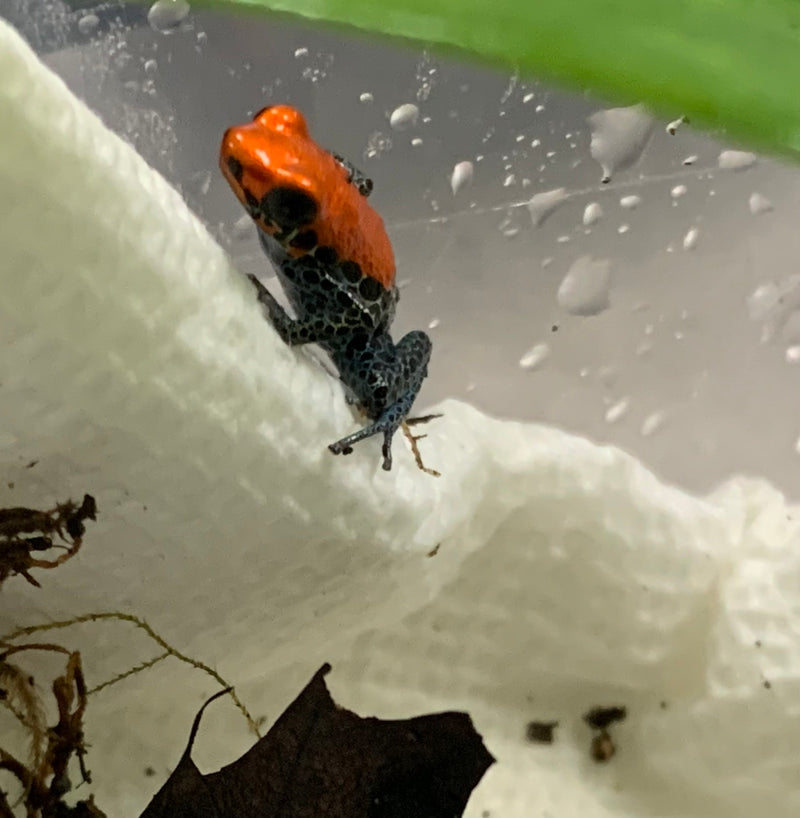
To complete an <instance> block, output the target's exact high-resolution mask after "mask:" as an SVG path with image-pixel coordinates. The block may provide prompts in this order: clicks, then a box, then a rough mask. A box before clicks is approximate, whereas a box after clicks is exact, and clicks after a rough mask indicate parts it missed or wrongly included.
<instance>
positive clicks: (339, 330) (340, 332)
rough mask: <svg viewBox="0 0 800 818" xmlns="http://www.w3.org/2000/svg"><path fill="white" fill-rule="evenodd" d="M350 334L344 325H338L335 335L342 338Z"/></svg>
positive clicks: (348, 328) (349, 330)
mask: <svg viewBox="0 0 800 818" xmlns="http://www.w3.org/2000/svg"><path fill="white" fill-rule="evenodd" d="M350 333H351V329H350V327H348V326H347V325H346V324H340V325H339V326H338V327H336V334H337V335H338V336H339V337H340V338H344V337H346V336H347V335H350Z"/></svg>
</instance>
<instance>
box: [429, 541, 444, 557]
mask: <svg viewBox="0 0 800 818" xmlns="http://www.w3.org/2000/svg"><path fill="white" fill-rule="evenodd" d="M441 546H442V544H441V543H440V542H437V543H436V545H435V546H434V547H433V548H431V550H430V551H428V556H429V557H435V556H436V555H437V554H438V553H439V549H440V548H441Z"/></svg>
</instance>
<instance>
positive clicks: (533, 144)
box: [531, 139, 542, 148]
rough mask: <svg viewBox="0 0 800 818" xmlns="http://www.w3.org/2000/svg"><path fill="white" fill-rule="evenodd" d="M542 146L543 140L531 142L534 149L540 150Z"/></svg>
mask: <svg viewBox="0 0 800 818" xmlns="http://www.w3.org/2000/svg"><path fill="white" fill-rule="evenodd" d="M541 144H542V140H541V139H534V140H533V141H532V142H531V147H532V148H538V147H539V145H541Z"/></svg>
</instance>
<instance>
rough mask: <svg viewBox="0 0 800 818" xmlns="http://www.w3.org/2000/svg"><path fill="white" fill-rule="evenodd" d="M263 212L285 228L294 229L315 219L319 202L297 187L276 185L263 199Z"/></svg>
mask: <svg viewBox="0 0 800 818" xmlns="http://www.w3.org/2000/svg"><path fill="white" fill-rule="evenodd" d="M261 212H262V213H263V214H264V216H265V217H266V218H267V219H268V220H269V221H271V222H272V223H273V224H277V225H278V226H279V227H281V228H282V229H283V230H294V228H295V227H302V226H303V225H305V224H309V223H310V222H312V221H314V218H315V217H316V215H317V203H316V202H315V201H314V199H313V198H312V197H311V196H309V195H308V193H305V192H304V191H302V190H299V189H298V188H296V187H288V186H279V187H274V188H272V190H270V191H269V193H267V194H266V196H264V198H263V199H261Z"/></svg>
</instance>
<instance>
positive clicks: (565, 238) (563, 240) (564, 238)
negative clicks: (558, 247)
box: [556, 235, 569, 244]
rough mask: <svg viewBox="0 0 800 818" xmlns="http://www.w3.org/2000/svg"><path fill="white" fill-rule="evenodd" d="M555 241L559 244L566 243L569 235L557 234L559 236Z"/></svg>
mask: <svg viewBox="0 0 800 818" xmlns="http://www.w3.org/2000/svg"><path fill="white" fill-rule="evenodd" d="M556 241H557V242H558V243H559V244H566V243H567V242H568V241H569V236H567V235H563V236H559V237H558V238H557V239H556Z"/></svg>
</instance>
